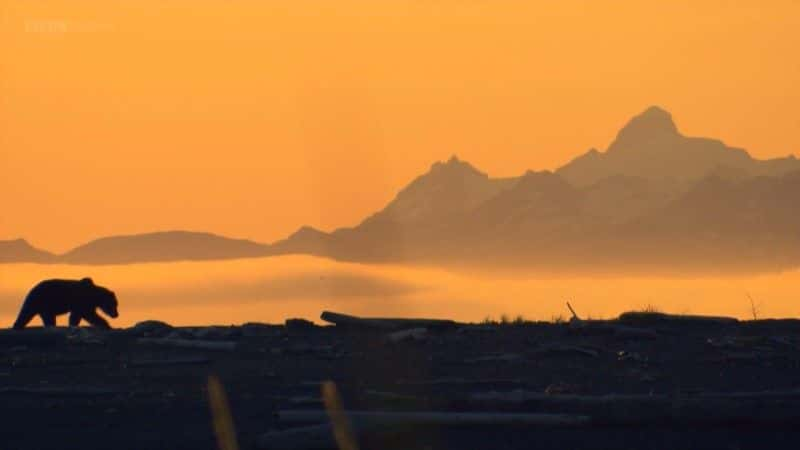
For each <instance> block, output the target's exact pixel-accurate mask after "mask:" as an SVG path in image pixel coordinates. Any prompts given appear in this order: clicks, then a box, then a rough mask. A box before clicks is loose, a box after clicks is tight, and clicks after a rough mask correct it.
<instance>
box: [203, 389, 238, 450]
mask: <svg viewBox="0 0 800 450" xmlns="http://www.w3.org/2000/svg"><path fill="white" fill-rule="evenodd" d="M208 402H209V404H210V405H211V417H212V421H213V424H214V434H215V435H216V436H217V446H218V447H219V449H220V450H239V443H238V442H237V441H236V429H235V428H234V426H233V417H231V409H230V406H229V404H228V397H227V396H226V395H225V389H224V388H223V387H222V383H221V382H220V381H219V378H217V377H216V376H214V375H211V376H209V377H208Z"/></svg>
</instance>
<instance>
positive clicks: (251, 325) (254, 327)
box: [241, 322, 276, 337]
mask: <svg viewBox="0 0 800 450" xmlns="http://www.w3.org/2000/svg"><path fill="white" fill-rule="evenodd" d="M241 332H242V336H244V337H266V336H275V335H276V332H275V329H274V327H273V326H271V325H267V324H265V323H256V322H248V323H246V324H244V325H242V327H241Z"/></svg>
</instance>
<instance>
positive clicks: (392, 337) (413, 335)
mask: <svg viewBox="0 0 800 450" xmlns="http://www.w3.org/2000/svg"><path fill="white" fill-rule="evenodd" d="M427 337H428V329H427V328H411V329H409V330H401V331H395V332H394V333H389V334H388V335H386V340H387V341H388V342H392V343H397V342H403V341H424V340H425V339H426V338H427Z"/></svg>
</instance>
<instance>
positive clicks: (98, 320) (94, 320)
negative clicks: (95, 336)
mask: <svg viewBox="0 0 800 450" xmlns="http://www.w3.org/2000/svg"><path fill="white" fill-rule="evenodd" d="M83 318H84V319H85V320H86V321H87V322H89V323H90V324H92V325H94V326H96V327H97V328H104V329H106V330H109V329H111V325H109V324H108V322H107V321H106V319H103V318H102V317H100V316H98V315H97V312H95V311H91V312H89V313H87V314H86V315H85V316H83Z"/></svg>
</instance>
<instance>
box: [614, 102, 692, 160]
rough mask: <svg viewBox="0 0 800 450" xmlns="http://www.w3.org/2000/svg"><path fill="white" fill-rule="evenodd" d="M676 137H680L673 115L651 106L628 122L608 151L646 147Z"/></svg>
mask: <svg viewBox="0 0 800 450" xmlns="http://www.w3.org/2000/svg"><path fill="white" fill-rule="evenodd" d="M675 136H679V133H678V127H676V126H675V122H674V121H673V120H672V114H670V113H669V111H667V110H665V109H663V108H661V107H658V106H651V107H649V108H647V109H646V110H644V112H642V113H641V114H639V115H637V116H634V117H633V118H632V119H631V120H630V121H628V123H627V124H626V125H625V126H624V127H623V128H622V129H621V130H620V131H619V133H618V134H617V138H616V139H615V140H614V142H613V143H612V144H611V146H609V148H608V150H609V151H614V150H618V149H620V148H626V147H632V146H639V145H646V144H647V143H649V142H652V141H655V140H661V139H664V138H671V137H675Z"/></svg>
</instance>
